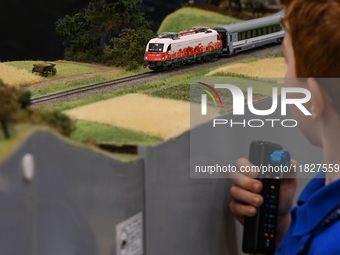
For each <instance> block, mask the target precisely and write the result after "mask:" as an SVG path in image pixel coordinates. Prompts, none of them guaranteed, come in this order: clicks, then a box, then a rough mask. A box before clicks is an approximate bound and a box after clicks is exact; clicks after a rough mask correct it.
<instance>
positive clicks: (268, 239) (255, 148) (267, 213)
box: [242, 141, 290, 254]
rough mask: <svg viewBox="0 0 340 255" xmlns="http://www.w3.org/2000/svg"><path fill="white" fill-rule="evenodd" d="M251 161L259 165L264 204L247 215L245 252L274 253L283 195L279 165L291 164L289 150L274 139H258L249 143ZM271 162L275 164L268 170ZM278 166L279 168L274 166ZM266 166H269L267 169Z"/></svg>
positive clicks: (243, 246) (244, 239) (245, 221)
mask: <svg viewBox="0 0 340 255" xmlns="http://www.w3.org/2000/svg"><path fill="white" fill-rule="evenodd" d="M249 161H250V162H251V163H253V164H254V165H255V166H258V167H259V171H260V172H259V175H258V177H257V179H258V180H260V181H261V182H262V184H263V189H262V191H261V193H260V194H261V195H262V196H263V200H264V201H263V204H262V205H261V206H260V207H258V208H257V213H256V215H255V216H253V217H245V219H244V229H243V243H242V250H243V252H245V253H261V254H274V252H275V240H276V222H277V212H278V205H279V195H280V193H279V192H280V177H281V174H282V171H277V170H278V168H279V166H280V165H283V166H285V165H286V166H287V162H289V163H288V165H289V164H290V156H289V153H288V152H287V151H282V147H281V146H280V145H278V144H275V143H270V142H264V141H255V142H252V143H251V144H250V153H249ZM269 166H272V167H273V168H272V169H271V171H269V170H268V168H269ZM275 166H276V169H275V170H276V171H274V170H273V169H274V167H275ZM263 167H267V171H265V169H264V168H263Z"/></svg>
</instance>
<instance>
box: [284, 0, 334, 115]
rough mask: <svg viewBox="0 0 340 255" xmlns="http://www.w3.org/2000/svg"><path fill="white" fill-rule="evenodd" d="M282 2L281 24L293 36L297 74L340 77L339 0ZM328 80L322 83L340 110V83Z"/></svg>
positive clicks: (304, 76) (303, 76)
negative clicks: (282, 15)
mask: <svg viewBox="0 0 340 255" xmlns="http://www.w3.org/2000/svg"><path fill="white" fill-rule="evenodd" d="M281 3H282V4H283V5H285V9H286V10H285V13H286V15H285V18H284V19H282V21H281V23H282V25H283V26H284V27H285V28H286V30H287V32H288V33H289V34H290V35H291V38H292V46H293V49H294V57H295V65H296V66H295V69H296V70H295V71H296V75H297V77H298V78H307V77H313V78H340V0H281ZM287 24H288V27H287V26H286V25H287ZM327 83H328V84H322V82H320V83H319V84H320V85H321V86H322V87H323V88H324V89H325V90H326V91H327V92H328V94H329V96H330V98H331V99H332V104H333V106H334V108H336V109H337V110H338V112H340V100H339V98H340V84H336V85H335V83H334V81H333V82H327ZM330 83H333V84H330Z"/></svg>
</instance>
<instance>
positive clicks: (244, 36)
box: [242, 32, 247, 40]
mask: <svg viewBox="0 0 340 255" xmlns="http://www.w3.org/2000/svg"><path fill="white" fill-rule="evenodd" d="M245 39H247V36H246V32H242V40H245Z"/></svg>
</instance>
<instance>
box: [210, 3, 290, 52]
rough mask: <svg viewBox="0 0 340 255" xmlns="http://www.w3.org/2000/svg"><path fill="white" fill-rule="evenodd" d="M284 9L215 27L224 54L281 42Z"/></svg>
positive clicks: (283, 31)
mask: <svg viewBox="0 0 340 255" xmlns="http://www.w3.org/2000/svg"><path fill="white" fill-rule="evenodd" d="M284 15H285V13H284V11H283V10H282V11H280V12H278V13H276V14H274V15H271V16H267V17H263V18H258V19H253V20H247V21H243V22H238V23H234V24H229V25H224V26H218V27H214V28H213V29H214V30H216V31H217V32H218V34H219V35H220V38H221V40H222V48H223V51H222V53H223V54H226V55H229V56H231V55H234V54H237V53H238V52H240V51H244V50H249V49H252V48H255V47H259V46H262V45H265V44H270V43H281V42H282V40H283V38H284V36H285V30H284V29H283V27H282V26H281V24H280V20H281V19H282V18H283V17H284Z"/></svg>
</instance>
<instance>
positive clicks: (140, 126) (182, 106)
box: [65, 94, 219, 144]
mask: <svg viewBox="0 0 340 255" xmlns="http://www.w3.org/2000/svg"><path fill="white" fill-rule="evenodd" d="M191 107H192V106H191V105H190V103H189V102H184V101H180V100H173V99H164V98H156V97H150V96H147V95H144V94H128V95H124V96H121V97H116V98H112V99H108V100H104V101H101V102H97V103H93V104H89V105H85V106H81V107H78V108H75V109H72V110H69V111H66V112H65V113H66V114H67V115H69V116H70V117H72V118H73V119H78V120H85V121H91V122H96V123H102V124H105V125H109V126H115V127H118V128H119V129H118V130H116V129H113V128H111V130H106V132H110V133H111V134H112V135H113V136H115V135H116V136H120V137H122V138H123V137H124V136H125V138H123V139H124V140H125V141H120V142H125V143H127V142H130V141H134V143H136V142H137V144H140V143H142V144H145V141H144V142H143V141H142V139H147V140H148V142H147V143H148V144H149V143H150V138H152V139H153V140H151V142H154V141H156V142H158V143H159V141H160V140H159V139H157V138H158V137H160V138H161V139H163V140H167V139H170V138H174V137H177V136H178V135H180V134H182V133H184V132H185V131H188V130H189V129H190V110H191V109H193V108H191ZM116 109H119V111H117V110H116ZM197 109H198V111H200V105H199V104H198V105H197ZM211 111H212V114H213V115H214V117H216V116H218V115H219V114H218V110H217V109H212V110H211ZM207 120H208V119H207V118H203V119H202V122H205V121H207ZM202 122H201V123H202ZM82 123H83V122H80V125H82ZM89 123H90V122H85V124H89ZM196 124H200V123H196ZM109 126H107V129H109ZM93 129H97V126H92V125H89V126H88V128H86V130H90V132H91V134H94V137H96V138H94V137H93V138H94V139H95V140H97V139H98V138H99V137H98V136H100V135H101V134H100V133H101V131H104V130H103V127H100V126H98V131H94V130H93ZM128 130H133V131H134V132H129V131H128ZM136 132H137V133H136ZM78 133H80V131H79V132H78ZM138 133H139V135H138ZM142 134H146V135H144V136H143V135H142ZM136 135H137V136H136ZM134 136H135V137H134ZM140 136H142V137H140ZM150 136H151V137H150ZM91 137H92V136H91ZM99 139H100V140H103V139H102V138H99ZM105 139H108V137H107V136H106V137H105ZM109 139H110V138H109ZM114 139H115V140H117V139H119V138H117V137H116V138H114ZM138 139H139V140H140V141H137V140H138ZM155 139H156V140H155ZM111 140H112V139H111ZM97 141H98V140H97ZM120 144H121V143H120Z"/></svg>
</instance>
